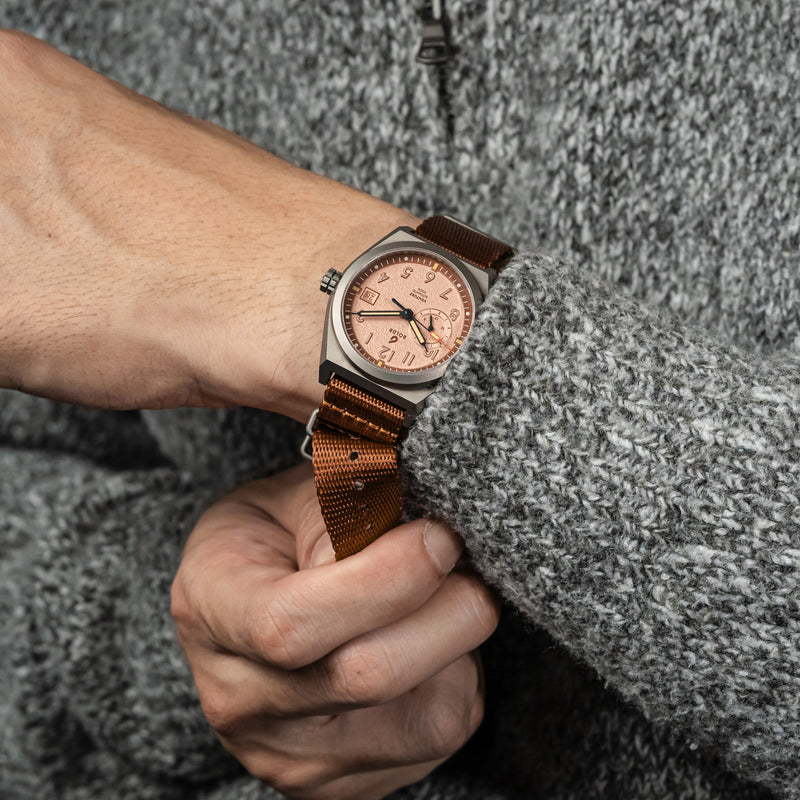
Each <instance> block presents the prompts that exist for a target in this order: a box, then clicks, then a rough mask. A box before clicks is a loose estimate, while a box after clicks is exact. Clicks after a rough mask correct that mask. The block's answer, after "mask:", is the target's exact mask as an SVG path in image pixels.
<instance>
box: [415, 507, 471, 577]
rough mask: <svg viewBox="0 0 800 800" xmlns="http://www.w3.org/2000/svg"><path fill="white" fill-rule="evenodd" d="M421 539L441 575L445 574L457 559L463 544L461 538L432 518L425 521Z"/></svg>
mask: <svg viewBox="0 0 800 800" xmlns="http://www.w3.org/2000/svg"><path fill="white" fill-rule="evenodd" d="M422 541H423V542H425V549H426V550H427V551H428V553H429V554H430V557H431V559H432V560H433V563H434V564H436V566H437V567H439V571H440V572H441V573H442V575H447V573H448V572H450V571H451V570H452V569H453V567H454V566H455V564H456V561H458V557H459V556H460V555H461V550H462V548H463V545H462V543H461V539H460V538H459V537H458V536H457V535H456V534H455V533H454V532H453V531H452V530H451V529H450V528H448V527H447V526H446V525H444V524H443V523H441V522H438V521H437V520H434V519H427V520H426V521H425V528H424V529H423V531H422Z"/></svg>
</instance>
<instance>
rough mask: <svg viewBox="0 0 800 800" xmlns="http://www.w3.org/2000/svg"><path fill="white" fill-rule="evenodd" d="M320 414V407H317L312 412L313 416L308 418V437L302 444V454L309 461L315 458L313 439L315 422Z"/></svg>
mask: <svg viewBox="0 0 800 800" xmlns="http://www.w3.org/2000/svg"><path fill="white" fill-rule="evenodd" d="M318 414H319V409H318V408H315V409H314V410H313V411H312V412H311V416H310V417H309V418H308V422H307V423H306V438H305V439H303V444H301V445H300V455H301V456H303V458H307V459H308V460H309V461H313V460H314V450H313V445H312V440H313V436H314V423H315V422H316V421H317V415H318Z"/></svg>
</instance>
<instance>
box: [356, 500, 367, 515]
mask: <svg viewBox="0 0 800 800" xmlns="http://www.w3.org/2000/svg"><path fill="white" fill-rule="evenodd" d="M358 510H359V511H360V512H361V513H362V514H366V513H367V512H368V511H369V505H368V504H367V503H364V505H363V506H361V508H359V509H358Z"/></svg>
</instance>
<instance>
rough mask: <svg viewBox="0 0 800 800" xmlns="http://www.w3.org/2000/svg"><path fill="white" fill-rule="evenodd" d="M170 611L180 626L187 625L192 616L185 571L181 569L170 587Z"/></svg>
mask: <svg viewBox="0 0 800 800" xmlns="http://www.w3.org/2000/svg"><path fill="white" fill-rule="evenodd" d="M170 613H171V614H172V619H173V621H174V622H175V624H176V625H177V626H178V627H182V626H184V625H186V624H187V623H188V622H189V619H190V618H191V603H190V602H189V595H188V592H187V590H186V583H185V582H184V580H183V573H182V572H181V570H180V569H179V570H178V572H177V574H176V575H175V578H174V580H173V581H172V588H171V589H170Z"/></svg>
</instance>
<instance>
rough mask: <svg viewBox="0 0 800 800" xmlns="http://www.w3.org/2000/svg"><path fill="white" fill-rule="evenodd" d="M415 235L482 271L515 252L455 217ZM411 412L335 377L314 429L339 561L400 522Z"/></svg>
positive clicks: (434, 221) (429, 223)
mask: <svg viewBox="0 0 800 800" xmlns="http://www.w3.org/2000/svg"><path fill="white" fill-rule="evenodd" d="M414 233H415V234H416V235H417V236H419V237H420V238H421V239H426V240H427V241H429V242H432V243H433V244H435V245H438V246H439V247H442V248H444V249H445V250H449V251H450V252H451V253H455V254H456V255H457V256H459V257H460V258H463V259H464V260H465V261H469V262H470V263H472V264H475V266H477V267H480V268H481V269H495V270H497V271H499V270H501V269H502V268H503V267H504V266H505V264H506V262H507V261H508V259H509V258H510V257H511V256H512V255H513V250H512V249H511V248H510V247H509V246H508V245H507V244H504V243H503V242H500V241H498V240H497V239H493V238H492V237H491V236H487V235H486V234H485V233H481V232H480V231H477V230H475V229H474V228H470V227H469V226H467V225H464V224H463V223H460V222H457V221H456V220H453V219H450V218H449V217H429V218H428V219H426V220H425V221H424V222H423V223H421V224H420V225H419V226H418V227H417V228H416V230H415V231H414ZM404 416H405V412H404V411H403V410H402V409H401V408H398V407H397V406H395V405H393V404H392V403H389V402H387V401H385V400H381V399H379V398H377V397H375V396H374V395H373V394H370V393H369V392H367V391H364V390H363V389H360V388H358V387H357V386H354V385H353V384H352V383H349V382H348V381H345V380H343V379H342V378H340V377H338V376H336V375H332V376H331V378H330V380H329V381H328V386H327V388H326V389H325V397H324V400H323V401H322V406H320V409H319V413H318V414H317V419H316V422H315V423H314V433H313V459H314V480H315V482H316V486H317V495H318V497H319V504H320V507H321V508H322V517H323V519H324V520H325V525H326V526H327V529H328V533H329V534H330V537H331V542H332V543H333V550H334V552H335V553H336V558H337V560H338V559H342V558H345V557H346V556H349V555H353V553H357V552H358V551H359V550H362V549H363V548H364V547H366V546H367V545H368V544H370V542H373V541H374V540H375V539H377V538H378V537H379V536H380V535H381V534H383V533H385V532H386V531H388V530H389V529H390V528H393V527H395V526H396V525H398V524H399V523H400V521H401V514H402V506H403V501H402V496H401V492H400V474H399V472H398V469H397V443H398V441H399V438H400V433H401V431H402V429H403V419H404Z"/></svg>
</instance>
